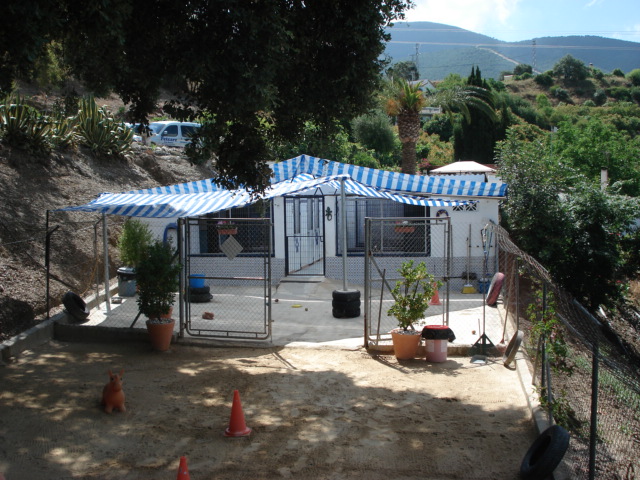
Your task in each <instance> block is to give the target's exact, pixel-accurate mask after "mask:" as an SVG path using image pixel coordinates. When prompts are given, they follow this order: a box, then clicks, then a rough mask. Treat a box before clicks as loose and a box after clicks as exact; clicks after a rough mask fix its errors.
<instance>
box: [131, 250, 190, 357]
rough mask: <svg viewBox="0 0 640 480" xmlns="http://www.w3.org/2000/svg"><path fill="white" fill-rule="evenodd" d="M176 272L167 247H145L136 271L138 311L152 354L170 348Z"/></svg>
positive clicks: (177, 270)
mask: <svg viewBox="0 0 640 480" xmlns="http://www.w3.org/2000/svg"><path fill="white" fill-rule="evenodd" d="M180 269H181V266H180V264H179V263H178V262H176V261H175V258H174V255H173V249H172V247H171V244H170V243H164V242H162V241H160V240H156V241H154V242H152V243H151V244H150V245H149V247H148V248H147V251H146V253H145V254H144V255H143V257H142V258H141V259H140V262H139V263H138V267H137V269H136V280H137V284H138V299H137V302H138V309H139V310H140V313H142V314H143V315H146V316H147V318H148V320H147V331H148V332H149V338H150V340H151V344H152V345H153V347H154V348H155V349H156V350H160V351H165V350H168V349H169V345H170V344H171V338H172V336H173V326H174V323H175V322H174V320H173V318H171V314H172V311H173V304H174V303H175V294H176V291H177V290H178V287H179V285H180V279H179V275H180Z"/></svg>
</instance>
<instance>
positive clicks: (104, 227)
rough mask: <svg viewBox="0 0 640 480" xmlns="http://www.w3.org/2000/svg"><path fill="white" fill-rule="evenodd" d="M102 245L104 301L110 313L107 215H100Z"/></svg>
mask: <svg viewBox="0 0 640 480" xmlns="http://www.w3.org/2000/svg"><path fill="white" fill-rule="evenodd" d="M102 244H103V245H104V301H105V303H106V304H107V313H110V312H111V291H110V288H111V285H110V284H109V234H108V231H107V214H106V213H103V214H102Z"/></svg>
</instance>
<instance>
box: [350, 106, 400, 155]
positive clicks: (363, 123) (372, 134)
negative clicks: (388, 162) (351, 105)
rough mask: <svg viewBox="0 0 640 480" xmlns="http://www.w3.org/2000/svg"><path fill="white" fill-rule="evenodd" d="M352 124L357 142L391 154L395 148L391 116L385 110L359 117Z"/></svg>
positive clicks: (381, 152) (382, 152) (379, 151)
mask: <svg viewBox="0 0 640 480" xmlns="http://www.w3.org/2000/svg"><path fill="white" fill-rule="evenodd" d="M351 125H352V126H351V128H352V130H353V137H354V138H355V140H356V142H358V143H360V144H361V145H363V146H364V147H365V148H369V149H372V150H375V151H376V152H378V153H380V154H389V153H392V152H393V151H394V150H395V148H396V136H395V133H394V131H393V127H392V126H391V123H390V122H389V117H388V116H387V115H385V114H384V113H383V112H380V111H377V112H374V113H369V114H366V115H362V116H360V117H357V118H355V119H354V120H353V122H352V124H351Z"/></svg>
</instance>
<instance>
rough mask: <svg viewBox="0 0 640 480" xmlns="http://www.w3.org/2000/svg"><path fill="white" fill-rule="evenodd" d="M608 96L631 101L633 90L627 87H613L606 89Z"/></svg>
mask: <svg viewBox="0 0 640 480" xmlns="http://www.w3.org/2000/svg"><path fill="white" fill-rule="evenodd" d="M606 93H607V96H609V97H613V98H615V99H616V100H621V101H624V102H630V101H631V90H630V89H629V88H625V87H611V88H607V90H606Z"/></svg>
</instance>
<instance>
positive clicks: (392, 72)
mask: <svg viewBox="0 0 640 480" xmlns="http://www.w3.org/2000/svg"><path fill="white" fill-rule="evenodd" d="M387 76H388V77H391V78H403V79H405V80H407V81H408V82H412V81H415V80H418V79H419V78H420V72H418V67H417V65H416V64H415V62H398V63H394V64H393V65H392V66H391V67H389V69H387Z"/></svg>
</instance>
